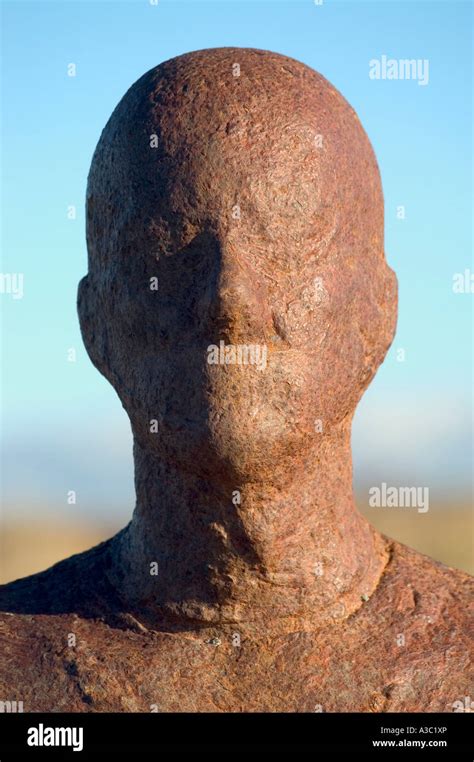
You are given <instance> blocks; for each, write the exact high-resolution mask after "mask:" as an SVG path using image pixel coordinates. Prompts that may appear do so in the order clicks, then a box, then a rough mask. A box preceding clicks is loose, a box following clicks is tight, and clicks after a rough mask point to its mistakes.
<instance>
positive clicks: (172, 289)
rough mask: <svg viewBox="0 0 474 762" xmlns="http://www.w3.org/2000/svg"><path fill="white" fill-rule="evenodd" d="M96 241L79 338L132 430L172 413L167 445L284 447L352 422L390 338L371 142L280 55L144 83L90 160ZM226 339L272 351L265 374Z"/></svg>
mask: <svg viewBox="0 0 474 762" xmlns="http://www.w3.org/2000/svg"><path fill="white" fill-rule="evenodd" d="M87 240H88V250H89V275H88V276H87V278H86V279H85V280H84V281H83V282H82V285H81V289H80V295H79V310H80V316H81V323H82V328H83V334H84V338H85V341H86V345H87V347H88V350H89V353H90V355H91V358H92V359H93V361H94V362H95V364H96V365H97V367H99V369H100V370H101V371H102V372H103V373H104V374H105V375H106V376H107V377H108V378H109V379H110V380H111V382H112V383H113V384H114V386H115V387H116V389H117V391H118V393H119V394H120V396H121V398H122V400H123V402H124V405H125V407H126V408H127V410H128V412H129V414H130V416H131V418H132V425H133V426H134V431H135V433H136V435H137V436H138V437H139V438H140V441H142V442H143V443H148V445H149V446H151V444H150V442H149V437H148V436H147V427H148V424H149V420H150V418H156V419H160V421H161V424H160V425H161V431H162V436H161V438H160V443H159V444H156V443H154V444H153V447H158V448H159V449H160V456H161V457H173V458H174V459H176V458H178V459H179V458H180V457H184V456H183V452H184V451H186V452H188V453H189V452H191V453H193V458H194V459H193V463H194V464H196V463H199V461H200V460H201V458H200V457H197V459H196V456H197V455H198V454H199V453H202V452H203V448H204V451H206V452H207V453H208V454H209V452H210V450H212V452H213V453H214V455H215V454H216V453H218V454H219V456H220V457H222V458H224V459H225V460H226V462H227V463H231V464H232V466H233V467H235V468H237V466H238V464H239V468H240V467H242V468H244V469H245V468H247V467H248V468H249V469H250V470H252V468H255V467H258V468H259V469H260V473H261V472H262V469H263V470H264V468H263V466H264V462H265V460H266V458H267V457H270V458H273V459H275V458H279V459H280V460H282V461H284V460H285V459H286V460H288V459H289V460H290V461H291V458H292V456H293V454H295V453H296V454H298V452H301V451H302V450H307V449H308V448H309V447H311V442H314V418H315V417H320V418H322V419H324V420H325V422H326V425H327V427H328V428H329V429H330V428H331V426H334V425H336V424H337V423H338V422H341V421H342V420H343V419H345V418H347V417H348V416H349V418H350V414H351V413H352V412H353V410H354V409H355V405H356V402H357V400H358V399H359V397H360V395H361V394H362V392H363V390H364V389H365V387H366V386H367V384H368V383H369V381H370V379H371V378H372V376H373V374H374V373H375V371H376V368H377V367H378V365H379V363H380V362H381V360H382V359H383V356H384V354H385V352H386V350H387V348H388V346H389V344H390V341H391V339H392V335H393V330H394V325H395V314H396V306H395V302H396V283H395V278H394V276H393V273H392V272H391V270H390V269H389V268H388V267H387V265H386V263H385V259H384V251H383V197H382V191H381V185H380V178H379V172H378V168H377V164H376V160H375V157H374V154H373V151H372V148H371V146H370V143H369V141H368V139H367V136H366V135H365V132H364V130H363V129H362V127H361V125H360V123H359V120H358V118H357V116H356V114H355V112H354V111H353V110H352V108H351V107H350V106H349V105H348V104H347V102H346V101H345V100H344V99H343V98H342V96H341V95H340V94H339V93H338V92H337V91H336V90H335V89H334V88H333V87H332V86H331V85H330V84H329V83H328V82H327V81H326V80H325V79H324V78H323V77H322V76H321V75H319V74H317V73H316V72H314V71H313V70H312V69H310V68H308V67H307V66H305V65H304V64H301V63H299V62H297V61H294V60H292V59H289V58H286V57H285V56H281V55H278V54H275V53H269V52H266V51H260V50H252V49H239V48H222V49H214V50H204V51H198V52H195V53H190V54H187V55H183V56H180V57H178V58H176V59H172V60H170V61H167V62H165V63H163V64H161V65H160V66H158V67H156V68H155V69H152V70H151V71H149V72H148V73H147V74H145V75H144V76H143V77H141V78H140V79H139V80H138V81H137V82H136V83H135V84H134V85H133V86H132V87H131V88H130V90H129V91H128V92H127V93H126V94H125V96H124V97H123V99H122V100H121V102H120V103H119V105H118V106H117V108H116V109H115V111H114V113H113V114H112V116H111V118H110V120H109V122H108V123H107V125H106V127H105V129H104V131H103V133H102V135H101V138H100V141H99V144H98V146H97V149H96V152H95V154H94V158H93V162H92V166H91V171H90V175H89V183H88V191H87ZM153 278H155V279H156V281H155V283H156V286H157V287H156V288H155V289H152V288H150V283H151V281H152V279H153ZM221 341H222V342H224V344H225V345H226V346H227V345H232V346H235V347H240V346H244V345H246V346H249V345H252V346H261V347H262V348H263V347H265V358H266V360H265V368H263V367H260V368H256V367H253V366H252V364H251V363H250V364H247V365H245V367H244V366H242V364H239V363H238V362H233V361H232V360H231V361H230V362H227V360H225V359H224V361H223V363H219V362H218V363H217V364H216V366H213V365H212V364H209V363H208V362H207V360H208V357H207V358H206V351H207V348H208V347H209V346H211V345H219V342H221ZM262 351H263V350H262ZM262 370H263V371H264V372H259V371H262ZM183 395H184V400H185V402H183ZM244 411H245V412H244ZM186 421H187V423H185V422H186ZM183 427H184V428H183ZM184 429H185V434H183V430H184ZM193 444H194V446H193ZM196 448H197V449H196ZM244 462H245V464H246V465H245V464H244Z"/></svg>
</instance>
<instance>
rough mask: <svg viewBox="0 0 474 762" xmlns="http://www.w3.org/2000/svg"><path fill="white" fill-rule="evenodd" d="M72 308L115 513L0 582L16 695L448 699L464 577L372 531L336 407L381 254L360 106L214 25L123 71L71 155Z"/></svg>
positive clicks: (364, 377) (48, 704) (386, 284)
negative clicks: (110, 442) (91, 366)
mask: <svg viewBox="0 0 474 762" xmlns="http://www.w3.org/2000/svg"><path fill="white" fill-rule="evenodd" d="M87 205H88V211H87V219H88V226H87V239H88V250H89V273H88V275H87V277H86V278H85V279H83V281H82V282H81V285H80V290H79V300H78V306H79V315H80V320H81V326H82V332H83V337H84V341H85V343H86V346H87V349H88V351H89V354H90V357H91V359H92V361H93V362H94V363H95V365H96V366H97V368H98V369H99V370H100V371H101V372H102V373H103V374H104V375H105V377H106V378H107V379H109V380H110V382H111V383H112V384H113V386H114V387H115V389H116V391H117V393H118V394H119V396H120V399H121V400H122V402H123V405H124V407H125V409H126V411H127V413H128V415H129V417H130V420H131V424H132V429H133V433H134V439H135V448H134V456H135V467H136V488H137V506H136V509H135V513H134V516H133V520H132V521H131V523H130V524H129V525H128V527H126V528H125V529H124V530H123V531H122V532H120V533H119V534H118V535H116V536H115V537H114V538H112V539H111V540H109V541H108V542H106V543H103V544H102V545H100V546H98V547H97V548H94V549H92V550H90V551H87V552H86V553H83V554H80V555H78V556H74V557H72V558H70V559H67V560H66V561H64V562H62V563H60V564H58V565H56V566H55V567H53V568H52V569H49V570H47V571H46V572H43V573H41V574H37V575H34V576H32V577H29V578H26V579H25V580H20V581H17V582H14V583H11V584H9V585H6V586H3V587H2V588H1V589H0V605H1V608H2V610H3V611H4V612H5V613H4V614H3V615H2V616H1V639H2V649H1V653H2V656H1V657H0V697H4V698H5V699H10V700H14V699H18V700H23V702H24V707H25V711H61V710H63V711H64V710H70V711H106V710H108V711H110V710H117V711H145V712H146V711H154V710H156V709H158V711H194V710H196V711H216V710H218V711H219V710H220V711H233V712H235V711H285V712H288V711H367V712H380V711H409V710H417V711H421V710H428V711H452V707H453V703H454V702H455V701H457V700H463V697H465V696H468V695H470V694H469V691H470V690H471V692H472V689H470V687H469V639H468V634H469V618H468V614H467V610H468V604H469V600H470V597H471V599H472V580H471V579H470V578H469V577H468V576H467V575H465V574H463V573H462V572H459V571H456V570H453V569H448V568H446V567H443V566H442V565H441V564H438V563H436V562H435V561H432V560H431V559H428V558H426V557H424V556H421V555H420V554H418V553H416V552H415V551H412V550H410V549H408V548H406V547H404V546H402V545H400V544H398V543H396V542H392V541H391V540H389V539H387V538H385V537H383V536H380V535H379V534H378V533H377V532H376V531H375V530H374V529H373V528H372V527H370V526H369V524H368V523H367V522H366V520H365V519H364V518H363V517H362V516H361V515H360V514H359V513H358V512H357V509H356V507H355V504H354V499H353V495H352V467H351V451H350V427H351V421H352V416H353V414H354V411H355V408H356V405H357V402H358V401H359V399H360V397H361V395H362V393H363V392H364V390H365V389H366V387H367V386H368V384H369V383H370V381H371V379H372V378H373V376H374V374H375V372H376V370H377V368H378V366H379V364H380V363H381V362H382V360H383V358H384V356H385V353H386V351H387V348H388V347H389V345H390V343H391V341H392V338H393V333H394V329H395V323H396V310H397V307H396V303H397V297H396V290H397V289H396V279H395V276H394V274H393V272H392V271H391V270H390V268H389V267H388V265H387V263H386V261H385V257H384V243H383V196H382V190H381V184H380V177H379V172H378V168H377V164H376V160H375V157H374V154H373V151H372V148H371V146H370V143H369V141H368V138H367V136H366V134H365V133H364V131H363V129H362V127H361V125H360V123H359V120H358V118H357V116H356V114H355V113H354V111H353V110H352V109H351V107H350V106H349V105H348V104H347V102H346V101H345V100H344V99H343V98H342V96H341V95H340V94H339V93H338V92H337V91H336V90H335V89H334V88H333V87H332V86H331V85H330V84H329V83H328V82H327V81H326V80H325V79H324V78H323V77H321V76H320V75H319V74H317V73H316V72H314V71H312V70H311V69H309V68H308V67H306V66H305V65H303V64H301V63H299V62H297V61H294V60H292V59H288V58H286V57H284V56H280V55H277V54H275V53H269V52H265V51H258V50H249V49H238V48H223V49H216V50H206V51H199V52H196V53H190V54H188V55H185V56H181V57H179V58H177V59H173V60H171V61H168V62H166V63H164V64H162V65H161V66H158V67H157V68H156V69H153V70H152V71H150V72H148V73H147V74H145V75H144V76H143V77H142V78H141V79H140V80H139V81H138V82H137V83H135V85H133V87H132V88H131V89H130V90H129V91H128V93H127V94H126V95H125V96H124V98H123V99H122V101H121V102H120V104H119V105H118V106H117V108H116V110H115V111H114V113H113V115H112V117H111V118H110V120H109V122H108V124H107V126H106V127H105V129H104V131H103V133H102V136H101V139H100V141H99V144H98V146H97V149H96V153H95V155H94V159H93V162H92V167H91V172H90V176H89V183H88V198H87Z"/></svg>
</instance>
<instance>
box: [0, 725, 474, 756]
mask: <svg viewBox="0 0 474 762" xmlns="http://www.w3.org/2000/svg"><path fill="white" fill-rule="evenodd" d="M472 728H473V723H472V718H471V717H470V715H469V714H468V713H459V714H456V713H453V714H355V713H354V714H319V713H314V714H154V713H150V714H92V713H84V714H0V762H10V760H15V762H16V760H18V759H20V758H21V759H23V757H24V756H26V758H31V759H76V760H77V759H96V758H99V757H102V756H103V754H104V753H107V752H117V753H120V754H121V755H123V754H127V753H130V752H132V751H139V752H140V751H142V752H144V753H159V752H160V751H163V752H166V751H168V750H180V749H181V748H183V750H185V748H186V747H189V746H192V747H203V746H204V747H209V749H210V750H214V751H215V752H219V751H220V752H226V751H228V750H231V749H233V748H234V747H236V748H237V749H238V747H242V746H243V747H247V748H253V747H260V746H265V747H272V746H274V747H281V746H291V747H293V748H294V747H306V749H313V750H315V751H317V750H319V749H321V750H325V751H331V750H336V751H337V750H341V751H346V752H349V751H350V750H352V751H354V750H357V751H361V752H363V753H364V755H366V754H371V755H372V754H373V755H374V756H375V757H382V758H383V757H384V755H386V754H387V753H388V754H389V755H391V756H394V755H400V756H406V755H407V754H409V755H414V754H416V756H417V757H418V758H419V759H434V758H436V759H440V758H445V759H448V758H449V759H456V760H457V761H459V762H460V761H462V760H464V759H465V760H469V761H470V762H472V759H473V758H474V755H473V744H472V735H473V734H472Z"/></svg>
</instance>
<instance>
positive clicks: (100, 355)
mask: <svg viewBox="0 0 474 762" xmlns="http://www.w3.org/2000/svg"><path fill="white" fill-rule="evenodd" d="M77 312H78V315H79V324H80V326H81V334H82V340H83V342H84V345H85V347H86V349H87V353H88V355H89V357H90V359H91V360H92V362H93V364H94V365H95V366H96V368H97V369H98V370H100V372H101V373H104V364H105V363H104V351H103V350H104V341H105V336H104V335H103V330H104V320H103V316H102V310H101V305H100V299H99V298H98V295H97V291H96V289H95V287H94V284H93V282H92V280H91V277H90V275H85V276H84V278H82V279H81V280H80V281H79V286H78V289H77ZM101 326H102V330H101Z"/></svg>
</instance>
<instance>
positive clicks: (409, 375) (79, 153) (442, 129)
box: [0, 0, 473, 512]
mask: <svg viewBox="0 0 474 762" xmlns="http://www.w3.org/2000/svg"><path fill="white" fill-rule="evenodd" d="M2 12H3V14H2V15H3V23H2V36H3V41H2V49H3V54H2V86H3V101H2V111H3V134H2V147H3V152H2V153H3V184H2V212H3V214H2V251H3V264H2V271H3V272H16V273H23V274H24V297H23V299H17V300H15V299H12V298H11V295H9V294H2V295H0V299H1V302H2V313H3V342H2V345H3V349H2V364H3V370H2V381H3V383H2V395H3V405H2V408H3V447H4V450H5V453H6V454H5V456H4V469H3V470H4V495H5V500H6V502H7V503H8V504H10V503H13V502H15V503H16V502H22V501H23V502H25V501H26V502H28V501H29V502H32V501H33V502H44V500H47V501H49V502H51V504H55V503H57V502H58V501H59V502H61V501H63V495H64V492H65V491H66V490H67V489H74V488H76V487H77V489H78V490H79V491H80V492H81V494H82V499H83V509H84V511H86V512H94V511H95V510H96V506H97V505H103V506H106V507H108V506H109V505H116V504H120V506H122V505H123V506H125V508H124V510H128V509H129V507H130V504H131V503H132V502H133V491H132V484H131V474H132V468H131V439H130V432H129V428H128V422H127V419H126V416H125V414H124V413H123V411H122V410H121V407H120V404H119V402H118V400H117V398H116V397H115V394H114V392H113V391H112V389H111V388H110V387H109V385H108V384H107V383H106V382H105V380H104V379H102V378H101V377H100V376H99V374H98V373H97V371H96V370H95V369H94V368H93V367H92V365H91V363H90V362H89V360H88V358H87V355H86V353H85V350H84V348H83V346H82V342H81V338H80V334H79V327H78V321H77V317H76V311H75V299H76V288H77V282H78V281H79V279H80V278H81V277H82V276H83V275H84V274H85V272H86V267H87V265H86V262H87V260H86V247H85V234H84V198H85V186H86V178H87V172H88V169H89V165H90V161H91V157H92V153H93V150H94V147H95V145H96V142H97V140H98V138H99V135H100V132H101V130H102V128H103V127H104V125H105V123H106V121H107V119H108V117H109V116H110V113H111V112H112V110H113V108H114V107H115V105H116V104H117V102H118V101H119V100H120V98H121V97H122V95H123V94H124V92H125V91H126V90H127V89H128V87H129V86H130V85H131V84H132V83H133V82H134V81H135V80H136V79H137V78H138V77H139V76H141V74H143V73H144V72H145V71H147V70H148V69H150V68H151V67H153V66H155V65H157V64H158V63H160V62H161V61H163V60H166V59H167V58H170V57H172V56H175V55H179V54H181V53H184V52H187V51H190V50H196V49H200V48H207V47H218V46H241V47H257V48H264V49H269V50H274V51H277V52H280V53H284V54H286V55H289V56H292V57H294V58H297V59H299V60H301V61H303V62H305V63H306V64H308V65H310V66H312V67H313V68H315V69H317V70H318V71H320V72H321V73H322V74H324V76H325V77H327V78H328V79H329V80H330V81H331V82H332V83H333V84H334V85H335V86H336V87H337V88H338V89H339V90H340V91H341V92H342V94H343V95H344V96H345V97H346V98H347V100H348V101H349V102H350V103H351V104H352V106H353V107H354V108H355V110H356V111H357V113H358V115H359V117H360V119H361V121H362V124H363V125H364V127H365V129H366V131H367V133H368V135H369V137H370V139H371V141H372V144H373V146H374V149H375V152H376V155H377V158H378V161H379V165H380V169H381V174H382V181H383V186H384V193H385V204H386V252H387V258H388V261H389V263H390V264H391V266H392V267H393V268H394V269H395V271H396V273H397V276H398V279H399V288H400V305H399V323H398V331H397V336H396V339H395V342H394V345H393V348H392V350H391V351H390V353H389V355H388V357H387V359H386V361H385V364H384V366H383V367H382V368H381V370H380V371H379V374H378V376H377V377H376V379H375V381H374V382H373V384H372V386H371V388H370V390H369V392H368V393H367V394H366V396H365V398H364V400H363V402H362V403H361V406H360V410H359V412H358V414H357V418H356V426H355V434H354V454H355V464H356V468H357V471H356V482H357V483H358V482H360V483H367V481H368V482H369V483H371V484H372V483H374V484H377V483H379V482H380V481H382V480H385V481H390V480H392V481H393V480H398V482H399V483H402V484H429V485H433V486H434V487H435V488H436V489H438V490H440V491H443V490H444V491H448V492H450V493H453V492H455V491H456V490H457V491H460V492H463V491H464V492H465V491H466V490H467V489H468V486H469V483H470V459H471V457H472V434H471V432H472V424H471V415H472V397H471V389H472V294H471V295H470V294H454V293H453V291H452V279H453V274H454V273H456V272H461V271H464V270H465V269H466V268H471V269H472V268H473V264H472V259H471V250H472V230H471V224H470V218H471V213H472V209H471V204H472V143H471V131H472V104H471V99H470V93H471V92H472V48H471V46H472V43H471V41H470V38H471V33H472V32H471V29H472V20H471V16H472V9H471V6H470V4H469V3H457V2H449V3H445V2H439V3H433V2H421V3H417V2H407V3H403V2H390V1H387V2H356V1H354V2H335V1H333V0H325V1H324V2H323V4H322V5H320V6H319V5H316V4H315V3H314V2H312V0H304V1H303V2H298V0H291V1H290V2H285V1H284V0H282V1H281V2H278V1H274V0H272V1H271V2H270V1H269V2H253V1H252V2H225V1H224V2H223V1H222V0H219V1H217V0H216V1H214V2H200V1H199V0H195V2H180V1H179V0H169V1H167V0H159V2H158V4H157V5H151V4H150V3H149V2H148V1H147V0H137V2H115V1H112V2H96V0H92V1H90V2H75V1H74V0H71V1H69V2H64V1H63V2H42V1H41V0H36V2H33V3H30V2H21V1H17V2H3V3H2ZM382 55H387V56H388V57H392V58H396V59H401V58H415V59H428V61H429V83H428V85H426V86H420V85H418V83H417V82H416V81H400V80H391V81H389V80H378V81H376V80H372V79H370V78H369V61H370V60H371V59H373V58H380V57H381V56H382ZM70 63H75V64H76V76H75V77H68V76H67V66H68V64H70ZM70 205H75V207H76V209H77V216H76V219H75V220H70V219H68V217H67V209H68V206H70ZM400 205H403V206H404V207H405V210H406V218H405V219H404V220H399V219H397V216H396V211H397V207H398V206H400ZM70 347H74V348H75V349H76V352H77V359H76V362H75V363H71V362H68V361H67V350H68V349H69V348H70ZM400 348H403V349H404V350H405V353H406V354H405V361H404V362H398V361H397V350H398V349H400ZM127 506H128V508H127ZM107 509H108V508H107ZM104 510H105V509H104Z"/></svg>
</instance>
